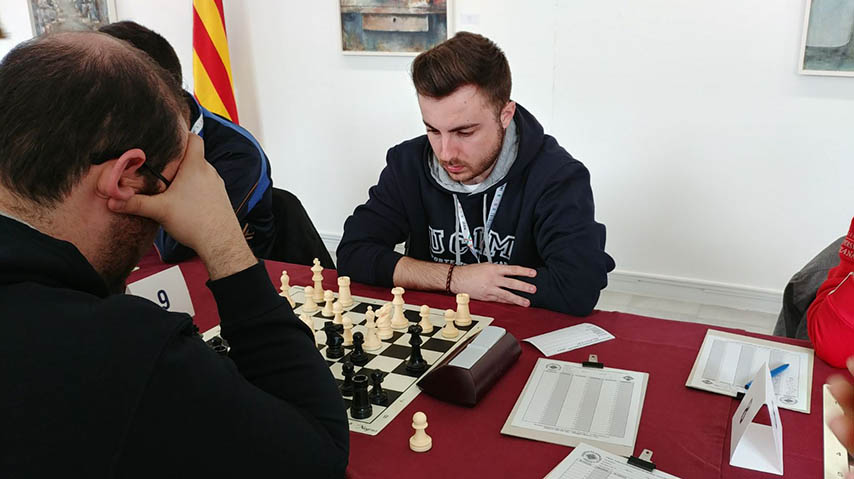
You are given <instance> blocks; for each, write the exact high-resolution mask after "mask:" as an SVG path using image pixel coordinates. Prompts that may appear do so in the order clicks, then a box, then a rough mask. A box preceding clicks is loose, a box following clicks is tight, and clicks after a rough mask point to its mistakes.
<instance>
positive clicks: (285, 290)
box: [279, 271, 296, 308]
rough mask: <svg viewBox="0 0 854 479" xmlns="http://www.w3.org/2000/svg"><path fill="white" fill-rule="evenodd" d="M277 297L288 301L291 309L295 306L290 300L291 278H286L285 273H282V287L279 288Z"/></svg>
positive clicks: (286, 274) (286, 273)
mask: <svg viewBox="0 0 854 479" xmlns="http://www.w3.org/2000/svg"><path fill="white" fill-rule="evenodd" d="M279 296H282V297H283V298H285V299H287V300H288V303H290V304H291V308H293V307H294V306H296V303H294V300H292V299H291V278H290V277H289V276H288V272H287V271H282V285H281V286H280V287H279Z"/></svg>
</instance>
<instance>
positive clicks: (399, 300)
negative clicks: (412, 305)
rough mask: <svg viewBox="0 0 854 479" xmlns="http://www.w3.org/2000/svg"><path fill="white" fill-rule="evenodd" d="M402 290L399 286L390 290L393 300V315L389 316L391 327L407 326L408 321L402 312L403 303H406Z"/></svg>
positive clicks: (402, 327)
mask: <svg viewBox="0 0 854 479" xmlns="http://www.w3.org/2000/svg"><path fill="white" fill-rule="evenodd" d="M404 292H405V291H404V290H403V288H401V287H400V286H398V287H396V288H394V289H392V290H391V294H393V295H394V300H393V301H392V302H391V304H392V305H394V315H392V317H391V327H392V328H393V329H406V328H408V327H409V321H408V320H407V319H406V316H404V314H403V305H404V304H406V303H405V302H404V301H403V293H404Z"/></svg>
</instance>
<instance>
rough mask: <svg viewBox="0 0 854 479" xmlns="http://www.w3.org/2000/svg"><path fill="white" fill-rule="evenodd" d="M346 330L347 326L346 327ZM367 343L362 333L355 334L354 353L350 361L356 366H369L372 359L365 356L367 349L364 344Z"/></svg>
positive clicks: (351, 354)
mask: <svg viewBox="0 0 854 479" xmlns="http://www.w3.org/2000/svg"><path fill="white" fill-rule="evenodd" d="M344 327H345V328H346V326H344ZM364 343H365V336H364V335H363V334H362V333H360V332H358V331H357V332H355V333H353V352H352V353H350V361H351V362H352V363H353V364H355V365H356V366H364V365H365V364H368V360H369V359H370V357H369V356H368V355H367V354H365V349H364V348H363V347H362V344H364Z"/></svg>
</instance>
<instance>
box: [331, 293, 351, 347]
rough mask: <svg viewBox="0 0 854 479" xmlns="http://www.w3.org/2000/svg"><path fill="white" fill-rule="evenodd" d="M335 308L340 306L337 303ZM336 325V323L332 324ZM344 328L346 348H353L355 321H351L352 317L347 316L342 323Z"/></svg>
mask: <svg viewBox="0 0 854 479" xmlns="http://www.w3.org/2000/svg"><path fill="white" fill-rule="evenodd" d="M335 306H338V307H340V306H339V305H338V303H335ZM332 324H335V321H333V322H332ZM341 324H342V326H343V327H344V346H352V345H353V320H352V319H350V316H345V317H344V319H343V320H342V321H341Z"/></svg>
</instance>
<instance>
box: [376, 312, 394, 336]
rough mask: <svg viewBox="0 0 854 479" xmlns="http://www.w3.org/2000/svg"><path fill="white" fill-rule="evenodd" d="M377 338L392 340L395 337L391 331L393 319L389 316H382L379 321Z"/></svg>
mask: <svg viewBox="0 0 854 479" xmlns="http://www.w3.org/2000/svg"><path fill="white" fill-rule="evenodd" d="M377 336H379V338H380V339H391V337H392V336H394V331H392V329H391V319H390V318H389V317H388V315H387V314H384V315H382V316H380V319H379V320H378V321H377Z"/></svg>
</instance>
